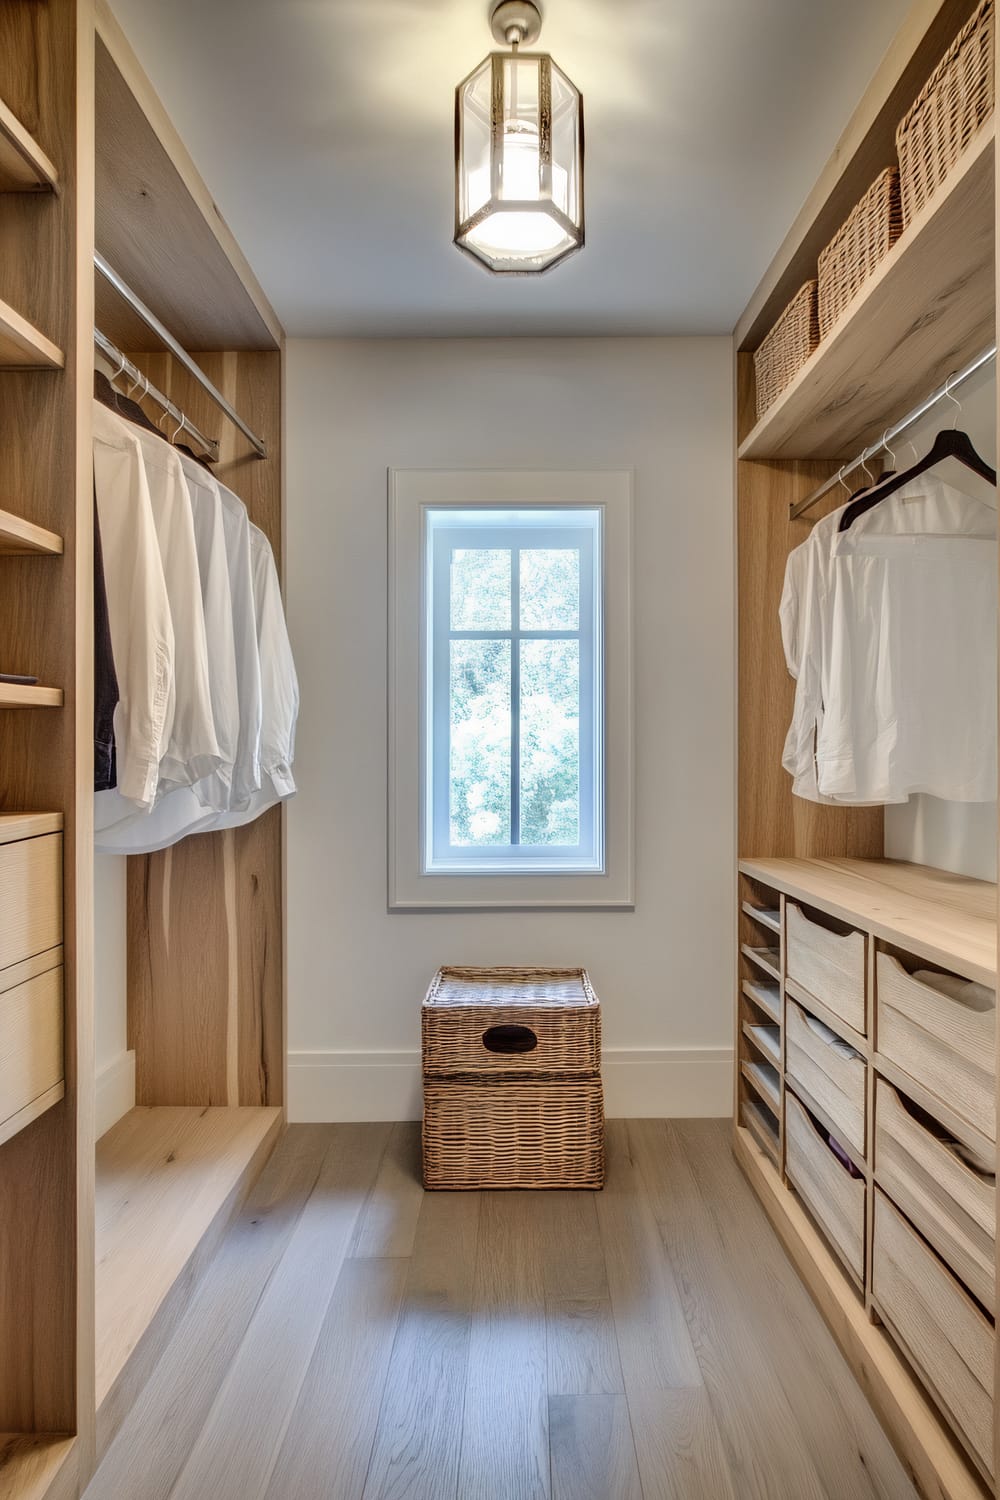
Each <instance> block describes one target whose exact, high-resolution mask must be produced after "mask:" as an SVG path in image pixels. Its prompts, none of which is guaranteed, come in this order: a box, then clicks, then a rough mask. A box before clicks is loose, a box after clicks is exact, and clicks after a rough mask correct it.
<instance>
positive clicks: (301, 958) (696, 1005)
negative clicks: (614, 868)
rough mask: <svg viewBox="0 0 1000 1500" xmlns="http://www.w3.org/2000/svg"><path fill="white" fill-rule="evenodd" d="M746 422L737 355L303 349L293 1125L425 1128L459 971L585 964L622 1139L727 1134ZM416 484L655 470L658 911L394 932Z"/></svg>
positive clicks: (648, 350)
mask: <svg viewBox="0 0 1000 1500" xmlns="http://www.w3.org/2000/svg"><path fill="white" fill-rule="evenodd" d="M732 412H733V397H732V389H731V349H730V344H729V342H728V340H723V339H695V340H689V339H659V338H650V339H607V340H589V339H578V340H571V339H567V340H523V339H522V340H514V339H510V340H508V339H502V340H466V341H462V340H428V341H398V342H397V341H322V342H320V341H316V342H312V341H305V340H293V341H292V342H290V344H289V346H288V367H287V445H286V452H287V462H288V502H287V510H286V531H287V552H286V569H287V573H286V586H287V599H288V613H289V622H290V627H291V633H292V639H293V644H294V647H295V654H296V662H297V665H298V670H299V674H300V678H301V687H302V714H301V719H300V723H299V733H298V753H297V758H296V766H295V774H296V779H297V781H298V784H299V795H298V796H297V797H296V798H294V799H293V801H292V803H291V804H290V807H289V811H288V963H289V1043H290V1049H291V1058H290V1075H289V1076H290V1099H289V1103H290V1115H291V1118H292V1119H298V1120H302V1119H319V1120H324V1119H351V1118H354V1119H373V1118H386V1117H388V1118H408V1117H412V1118H416V1117H417V1116H419V1113H420V1089H419V1065H418V1059H419V1053H418V1048H419V1007H420V1001H421V998H422V996H423V993H424V990H425V988H426V986H427V982H428V980H429V979H430V977H431V976H432V974H433V973H434V971H435V970H436V969H437V968H438V967H439V966H440V965H441V964H444V963H451V964H456V963H457V964H462V963H476V964H495V963H539V964H549V963H571V964H577V963H579V964H585V965H586V966H587V967H588V968H589V970H590V971H591V974H592V976H593V979H594V981H595V984H596V987H597V990H598V993H599V994H600V995H601V998H602V1001H603V1009H604V1037H605V1047H606V1058H605V1084H606V1088H607V1093H608V1109H609V1113H611V1114H617V1115H629V1114H631V1115H642V1114H652V1115H680V1114H713V1113H715V1114H728V1113H729V1111H730V1095H731V1088H730V1073H731V1042H732V1037H731V1031H732V1003H733V993H732V991H733V972H734V962H733V958H734V955H733V951H732V941H733V939H732V933H733V927H734V924H733V921H732V912H733V909H734V908H733V901H734V882H735V877H734V834H733V785H734V772H733V741H734V724H733V675H734V652H733V633H734V625H733V594H734V583H733V499H732V478H733V464H732ZM390 465H393V466H399V467H410V468H418V467H429V468H439V469H444V468H465V467H468V468H479V467H489V468H505V467H507V468H523V467H530V468H546V467H548V468H555V469H570V468H588V467H592V468H629V467H631V468H634V470H635V475H636V489H635V494H636V511H635V534H636V546H635V647H636V649H635V656H636V688H637V692H636V698H637V804H638V819H637V849H638V854H637V892H638V899H637V905H636V909H635V911H634V912H600V913H572V912H551V913H544V912H528V913H510V912H507V913H502V912H495V913H434V914H423V915H415V914H403V913H393V914H389V913H388V912H387V910H386V853H385V849H386V663H385V653H386V469H387V467H388V466H390ZM414 628H416V622H414Z"/></svg>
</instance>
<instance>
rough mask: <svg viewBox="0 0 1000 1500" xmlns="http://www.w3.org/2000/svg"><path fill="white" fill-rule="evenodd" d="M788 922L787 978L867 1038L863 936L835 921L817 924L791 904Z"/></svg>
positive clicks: (787, 910)
mask: <svg viewBox="0 0 1000 1500" xmlns="http://www.w3.org/2000/svg"><path fill="white" fill-rule="evenodd" d="M785 921H786V926H787V949H786V960H785V964H786V970H787V974H788V978H789V979H792V980H794V981H795V982H796V983H797V984H800V985H801V986H802V988H803V989H804V990H807V991H808V992H809V994H810V995H812V996H813V997H814V998H815V999H816V1000H819V1001H820V1002H821V1003H822V1004H823V1005H824V1006H825V1007H826V1009H827V1010H828V1011H831V1012H832V1013H833V1015H835V1016H838V1017H839V1018H840V1020H842V1021H844V1022H846V1024H847V1025H848V1026H850V1027H852V1028H853V1029H854V1030H855V1031H857V1032H860V1033H861V1034H862V1035H864V1034H865V1032H866V1030H867V1027H866V1024H865V937H864V933H861V932H854V931H853V930H851V929H849V928H845V927H844V924H843V923H834V920H833V918H825V919H824V922H822V923H821V922H819V921H816V920H814V919H813V918H811V917H808V916H807V915H806V914H805V912H804V911H803V910H802V909H801V907H798V906H796V905H795V904H794V902H791V901H789V903H788V905H787V907H786V911H785ZM827 923H829V924H830V925H826V924H827Z"/></svg>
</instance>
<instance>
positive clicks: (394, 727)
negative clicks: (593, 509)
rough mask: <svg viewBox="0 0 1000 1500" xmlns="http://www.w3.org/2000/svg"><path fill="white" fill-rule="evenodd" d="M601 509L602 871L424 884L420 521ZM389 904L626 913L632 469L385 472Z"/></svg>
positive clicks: (630, 867) (630, 887) (453, 876)
mask: <svg viewBox="0 0 1000 1500" xmlns="http://www.w3.org/2000/svg"><path fill="white" fill-rule="evenodd" d="M439 506H460V507H461V508H463V509H467V510H472V509H476V508H480V509H488V508H494V509H505V508H515V507H523V508H527V507H531V506H538V507H549V508H559V507H567V508H580V507H589V506H600V507H601V509H602V512H603V522H602V529H603V555H604V579H603V596H604V611H603V620H604V663H605V701H604V713H605V720H604V770H605V842H604V868H603V870H601V871H599V872H594V871H573V872H561V871H560V872H557V871H546V872H525V871H516V872H515V871H503V872H497V873H492V872H480V871H476V872H469V873H465V872H462V873H451V872H443V871H442V872H439V871H434V872H430V873H425V872H424V869H423V865H424V850H425V849H426V830H425V829H424V828H423V827H422V825H421V817H422V801H423V799H422V797H421V786H422V780H423V777H424V776H425V774H426V767H425V766H424V764H423V753H422V747H423V745H424V743H425V736H424V722H423V714H424V712H425V704H426V695H425V693H424V691H423V688H424V682H423V679H422V675H421V662H422V659H423V658H422V652H423V647H424V644H425V636H426V629H427V625H426V621H427V599H426V580H425V577H424V567H423V536H424V512H425V510H427V509H428V508H434V507H439ZM388 582H389V621H388V625H389V635H388V658H389V659H388V689H389V691H388V708H389V744H388V772H389V776H388V905H389V909H390V910H391V911H432V910H435V909H438V908H443V909H456V908H457V909H462V908H465V909H470V910H477V909H490V908H503V907H514V908H533V907H546V908H574V907H591V908H616V907H618V908H630V907H632V906H634V904H635V894H634V859H635V856H634V827H633V825H634V733H633V686H632V472H631V470H583V471H566V470H560V471H547V470H486V469H471V470H455V469H449V470H431V469H390V470H389V579H388Z"/></svg>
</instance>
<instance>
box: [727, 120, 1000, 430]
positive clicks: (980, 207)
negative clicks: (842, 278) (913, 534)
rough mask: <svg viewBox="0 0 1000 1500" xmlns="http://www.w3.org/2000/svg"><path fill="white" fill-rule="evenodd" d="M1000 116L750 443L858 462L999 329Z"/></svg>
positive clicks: (847, 310)
mask: <svg viewBox="0 0 1000 1500" xmlns="http://www.w3.org/2000/svg"><path fill="white" fill-rule="evenodd" d="M994 139H995V120H990V122H989V123H988V124H987V125H985V126H984V127H983V129H982V130H981V131H980V133H979V134H978V136H976V138H975V139H974V140H973V142H972V143H971V145H970V146H969V148H968V150H967V151H966V152H965V155H964V157H963V159H962V160H961V162H960V163H959V164H958V165H957V166H956V168H955V169H954V171H953V172H952V174H951V176H950V178H949V179H948V182H947V184H946V185H945V186H944V187H943V188H942V189H941V190H940V191H939V192H938V193H937V194H936V195H935V196H934V197H933V198H932V199H931V200H930V202H929V203H927V204H926V205H925V207H924V209H923V211H922V212H921V213H920V214H919V215H918V216H917V217H916V218H915V219H914V220H913V222H912V223H911V224H910V225H909V227H908V228H907V230H906V231H905V233H904V234H903V235H902V236H901V237H900V239H899V240H897V242H896V244H895V245H894V246H893V248H892V250H891V251H890V252H889V254H888V255H887V256H886V258H885V260H884V261H883V262H882V264H881V266H880V267H879V269H878V270H877V271H876V272H875V274H874V275H873V276H872V277H871V278H870V279H869V280H868V281H867V282H866V283H865V285H864V286H863V287H862V289H861V291H860V292H859V293H858V295H857V296H856V297H855V298H854V300H853V301H852V302H851V304H850V305H849V306H848V307H847V308H845V309H844V312H843V314H842V315H841V317H840V318H839V319H838V321H837V323H836V324H835V326H834V327H833V329H832V330H831V331H830V333H829V334H828V336H827V337H826V338H825V339H824V340H823V342H822V343H821V344H820V346H819V348H818V349H817V350H816V351H815V352H814V353H813V355H812V356H811V357H810V358H809V359H808V360H807V361H806V363H805V364H804V365H803V367H802V369H801V370H800V371H799V373H798V374H797V375H796V377H795V379H794V380H793V381H792V383H791V384H790V385H789V386H787V387H786V389H785V390H784V391H783V392H782V394H781V395H780V396H779V397H778V400H777V401H776V402H775V403H774V405H773V406H772V407H771V408H770V410H769V411H767V412H765V414H764V416H763V417H762V418H761V419H760V421H759V422H758V423H757V425H756V426H755V427H754V428H753V430H752V431H751V432H750V434H749V435H748V436H747V437H746V438H745V440H744V441H743V442H742V443H741V444H740V448H739V456H740V458H744V459H748V458H757V459H762V458H772V459H773V458H781V459H793V458H798V459H807V458H814V459H820V458H825V459H850V458H853V457H854V455H855V453H856V452H857V451H858V449H859V448H861V447H862V446H865V445H866V444H868V443H871V442H874V441H876V440H877V439H878V438H879V437H880V436H881V434H882V433H883V432H884V431H885V430H886V428H887V427H889V426H891V425H892V423H893V422H895V421H897V420H898V419H899V418H900V417H901V416H903V415H904V413H905V412H906V411H907V410H908V409H909V408H910V407H911V406H914V405H916V403H917V402H919V401H921V400H922V399H923V398H924V397H925V396H926V395H927V394H928V393H929V392H930V391H931V390H932V389H933V388H934V387H935V386H937V385H939V384H941V383H942V382H943V381H944V380H945V378H946V377H947V376H948V374H949V373H950V372H951V371H953V370H955V369H957V368H959V367H960V366H961V365H963V364H965V363H966V362H967V361H968V360H969V359H971V358H972V357H973V356H974V355H976V354H979V353H981V352H982V350H983V349H985V348H988V347H989V345H990V344H992V343H993V340H994V337H995V279H994V278H995V270H994V186H993V158H994Z"/></svg>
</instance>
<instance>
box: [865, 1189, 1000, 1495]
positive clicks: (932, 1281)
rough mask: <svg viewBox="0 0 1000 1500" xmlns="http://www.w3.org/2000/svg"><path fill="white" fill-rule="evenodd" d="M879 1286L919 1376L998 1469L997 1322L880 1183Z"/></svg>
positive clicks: (887, 1316) (883, 1308)
mask: <svg viewBox="0 0 1000 1500" xmlns="http://www.w3.org/2000/svg"><path fill="white" fill-rule="evenodd" d="M872 1291H873V1295H874V1298H875V1304H876V1307H877V1309H878V1312H879V1314H880V1315H881V1316H882V1317H883V1318H884V1320H885V1322H886V1323H887V1324H888V1325H889V1328H890V1330H891V1331H892V1333H893V1334H894V1335H895V1336H896V1338H897V1339H898V1340H899V1342H900V1343H901V1345H902V1347H903V1352H904V1353H905V1354H906V1355H907V1357H908V1358H909V1359H910V1361H911V1362H912V1364H913V1365H914V1367H915V1368H916V1371H917V1373H918V1375H920V1377H921V1379H922V1380H923V1381H924V1383H925V1384H926V1386H927V1387H928V1389H929V1390H930V1392H931V1394H932V1395H933V1396H934V1397H935V1398H936V1400H937V1401H938V1403H939V1405H940V1406H941V1407H942V1409H943V1410H944V1412H945V1413H946V1414H947V1416H948V1417H949V1418H950V1420H951V1422H952V1425H953V1426H954V1428H955V1430H956V1432H957V1433H958V1434H959V1436H960V1437H961V1438H962V1439H963V1441H964V1442H965V1444H966V1446H967V1447H968V1448H969V1450H970V1451H971V1453H972V1454H973V1455H974V1456H975V1458H976V1459H977V1460H978V1461H979V1463H980V1464H981V1466H982V1467H983V1469H984V1470H985V1471H986V1472H987V1473H989V1474H992V1473H993V1349H994V1332H993V1325H992V1323H990V1322H989V1320H988V1319H987V1318H986V1317H985V1316H984V1315H983V1313H982V1312H980V1310H979V1308H978V1307H977V1306H976V1304H975V1302H974V1301H973V1300H972V1298H971V1297H970V1296H969V1295H968V1293H967V1292H966V1291H965V1290H964V1289H963V1287H961V1286H960V1285H959V1283H958V1282H957V1281H956V1279H955V1277H954V1276H953V1275H952V1274H951V1272H950V1271H949V1270H948V1268H947V1267H946V1266H945V1265H943V1264H942V1262H941V1261H940V1260H939V1259H938V1257H937V1256H936V1255H935V1253H934V1251H933V1250H931V1249H929V1248H928V1246H927V1245H925V1244H924V1242H923V1240H922V1239H921V1238H920V1236H919V1235H918V1234H917V1233H916V1232H915V1231H914V1230H913V1229H912V1228H911V1227H910V1225H909V1224H908V1223H907V1221H906V1220H905V1219H904V1218H903V1216H902V1214H900V1213H899V1211H898V1210H897V1209H896V1208H895V1207H894V1206H893V1205H892V1204H891V1203H890V1202H889V1200H888V1198H886V1197H885V1196H884V1194H883V1193H881V1192H880V1191H879V1190H878V1188H876V1189H875V1238H874V1246H873V1258H872Z"/></svg>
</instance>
